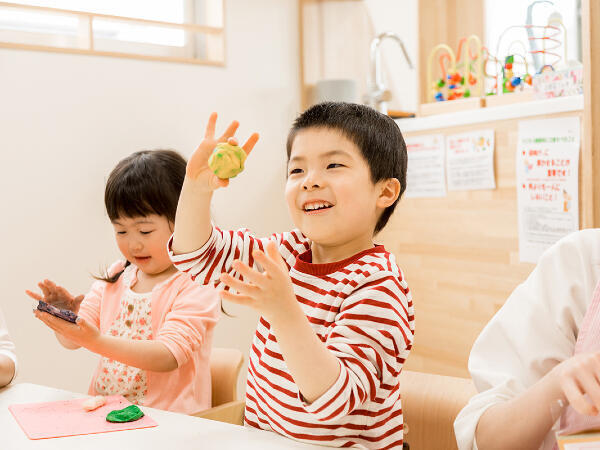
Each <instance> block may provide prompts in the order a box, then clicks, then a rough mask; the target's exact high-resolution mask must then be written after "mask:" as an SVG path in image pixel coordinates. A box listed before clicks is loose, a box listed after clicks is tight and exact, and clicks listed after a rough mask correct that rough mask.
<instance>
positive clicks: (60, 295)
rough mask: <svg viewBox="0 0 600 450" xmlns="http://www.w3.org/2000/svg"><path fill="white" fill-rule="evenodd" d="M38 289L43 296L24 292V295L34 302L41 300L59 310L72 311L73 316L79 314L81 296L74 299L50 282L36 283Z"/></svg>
mask: <svg viewBox="0 0 600 450" xmlns="http://www.w3.org/2000/svg"><path fill="white" fill-rule="evenodd" d="M38 286H39V288H40V289H41V290H42V292H43V294H44V296H43V297H42V296H41V295H39V294H37V293H35V292H32V291H30V290H26V291H25V293H26V294H27V295H29V296H30V297H31V298H33V299H34V300H42V301H44V302H46V303H48V304H50V305H52V306H56V307H57V308H60V309H68V310H69V311H73V312H74V313H75V314H77V313H78V312H79V306H80V305H81V301H82V300H83V298H84V296H83V295H78V296H77V297H74V296H73V295H72V294H71V293H69V291H67V290H66V289H65V288H64V287H62V286H57V285H56V284H54V283H53V282H52V281H50V280H44V281H41V282H40V283H38Z"/></svg>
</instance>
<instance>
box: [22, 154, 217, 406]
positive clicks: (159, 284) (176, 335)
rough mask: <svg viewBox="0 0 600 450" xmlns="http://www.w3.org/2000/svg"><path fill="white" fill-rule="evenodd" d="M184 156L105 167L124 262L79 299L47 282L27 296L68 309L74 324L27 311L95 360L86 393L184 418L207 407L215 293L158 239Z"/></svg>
mask: <svg viewBox="0 0 600 450" xmlns="http://www.w3.org/2000/svg"><path fill="white" fill-rule="evenodd" d="M185 170H186V161H185V160H184V159H183V158H182V157H181V156H180V155H179V154H177V153H176V152H173V151H169V150H156V151H140V152H136V153H134V154H132V155H131V156H129V157H127V158H125V159H124V160H122V161H121V162H119V164H117V166H116V167H115V168H114V169H113V171H112V172H111V174H110V176H109V178H108V181H107V183H106V190H105V195H104V201H105V205H106V211H107V213H108V217H109V218H110V221H111V223H112V225H113V227H114V230H115V237H116V241H117V245H118V247H119V250H120V251H121V253H122V254H123V257H124V259H125V261H124V262H121V261H120V262H117V263H115V264H113V265H112V267H110V269H109V270H108V273H107V274H106V276H104V277H102V278H98V281H96V282H95V283H94V284H93V285H92V288H91V290H90V292H89V293H88V294H87V295H86V296H85V297H84V296H83V295H80V296H77V297H74V296H73V295H71V294H70V293H69V292H68V291H67V290H66V289H64V288H63V287H60V286H57V285H55V284H54V283H53V282H51V281H49V280H44V281H43V282H41V283H39V287H40V289H41V290H42V292H43V296H41V295H39V294H36V293H34V292H31V291H26V292H27V294H28V295H29V296H31V297H33V298H34V299H36V300H43V301H45V302H47V303H49V304H51V305H54V306H57V307H60V308H66V309H69V310H71V311H73V312H74V313H76V314H77V315H78V316H79V318H78V320H77V323H76V324H72V323H69V322H67V321H65V320H62V319H59V318H57V317H54V316H52V315H50V314H48V313H46V312H42V311H39V310H34V314H35V316H36V317H37V318H38V319H40V320H41V321H42V322H44V323H45V324H46V325H47V326H49V327H50V328H52V329H53V330H54V331H55V332H56V336H57V338H58V340H59V342H60V343H61V344H62V345H63V346H64V347H66V348H68V349H76V348H79V347H85V348H87V349H88V350H90V351H92V352H94V353H98V354H99V355H100V356H101V358H100V362H99V364H98V367H97V368H96V371H95V373H94V375H93V378H92V381H91V384H90V388H89V393H90V395H111V394H121V395H123V396H125V397H126V398H127V399H128V400H130V401H131V402H133V403H136V404H139V405H145V406H150V407H153V408H160V409H166V410H170V411H176V412H181V413H185V414H192V413H195V412H198V411H200V410H203V409H206V408H209V407H210V406H211V384H210V371H209V356H210V348H211V341H212V334H213V328H214V326H215V324H216V322H217V318H218V314H219V305H220V302H219V297H218V295H217V293H216V291H215V290H214V288H212V287H208V286H202V285H200V284H198V283H193V282H192V280H191V278H190V276H189V275H188V274H185V273H181V272H178V271H177V270H176V269H175V267H174V266H173V264H172V263H171V261H170V259H169V255H168V253H167V241H168V239H169V237H170V236H171V234H172V232H173V223H174V220H175V211H176V209H177V202H178V199H179V193H180V191H181V186H182V184H183V180H184V177H185Z"/></svg>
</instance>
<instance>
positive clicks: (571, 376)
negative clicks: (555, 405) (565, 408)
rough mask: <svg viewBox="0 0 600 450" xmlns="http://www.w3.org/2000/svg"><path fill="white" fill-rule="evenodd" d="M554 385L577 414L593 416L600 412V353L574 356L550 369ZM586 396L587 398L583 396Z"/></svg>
mask: <svg viewBox="0 0 600 450" xmlns="http://www.w3.org/2000/svg"><path fill="white" fill-rule="evenodd" d="M552 372H553V374H552V375H553V377H554V381H555V383H557V385H558V387H559V389H560V391H562V394H563V395H564V397H565V400H567V401H568V402H569V403H570V404H571V406H572V407H573V408H574V409H575V410H576V411H577V412H579V413H581V414H585V415H588V416H595V415H597V414H598V412H599V411H600V353H581V354H578V355H575V356H573V357H571V358H569V359H567V360H565V361H563V362H562V363H560V364H559V365H558V366H556V367H555V368H554V369H552ZM586 394H587V398H586V397H585V395H586Z"/></svg>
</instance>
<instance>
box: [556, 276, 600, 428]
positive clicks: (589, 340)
mask: <svg viewBox="0 0 600 450" xmlns="http://www.w3.org/2000/svg"><path fill="white" fill-rule="evenodd" d="M593 352H600V282H598V284H596V288H595V289H594V294H593V298H592V302H591V303H590V306H589V307H588V309H587V311H586V313H585V316H584V317H583V322H582V323H581V327H580V329H579V334H578V335H577V342H576V344H575V352H574V354H575V355H576V354H578V353H593ZM591 429H600V415H598V416H586V415H583V414H579V413H578V412H577V411H575V409H573V408H572V407H571V406H568V407H567V409H566V410H565V412H564V413H563V415H562V417H561V418H560V434H572V433H577V432H579V431H583V430H591Z"/></svg>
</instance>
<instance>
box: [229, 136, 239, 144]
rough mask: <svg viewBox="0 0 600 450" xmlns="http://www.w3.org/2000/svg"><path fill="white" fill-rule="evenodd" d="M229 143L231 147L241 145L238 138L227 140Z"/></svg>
mask: <svg viewBox="0 0 600 450" xmlns="http://www.w3.org/2000/svg"><path fill="white" fill-rule="evenodd" d="M227 143H228V144H229V145H238V144H239V142H238V140H237V138H236V137H230V138H229V139H227Z"/></svg>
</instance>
